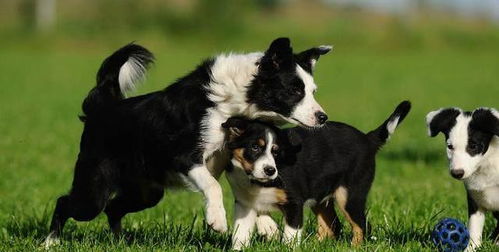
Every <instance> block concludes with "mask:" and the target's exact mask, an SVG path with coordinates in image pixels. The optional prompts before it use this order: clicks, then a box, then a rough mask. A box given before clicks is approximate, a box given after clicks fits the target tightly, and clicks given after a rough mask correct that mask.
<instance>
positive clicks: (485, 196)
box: [469, 186, 499, 211]
mask: <svg viewBox="0 0 499 252" xmlns="http://www.w3.org/2000/svg"><path fill="white" fill-rule="evenodd" d="M469 193H470V195H471V197H472V198H473V200H474V201H475V202H476V203H477V204H478V205H479V206H480V207H482V208H485V209H487V210H494V211H497V210H499V187H497V186H495V187H489V188H486V189H485V190H482V191H471V190H470V191H469Z"/></svg>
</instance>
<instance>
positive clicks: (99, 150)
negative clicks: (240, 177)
mask: <svg viewBox="0 0 499 252" xmlns="http://www.w3.org/2000/svg"><path fill="white" fill-rule="evenodd" d="M330 50H331V47H330V46H319V47H314V48H311V49H308V50H305V51H303V52H300V53H294V52H293V50H292V48H291V45H290V41H289V39H287V38H279V39H276V40H274V41H273V42H272V43H271V44H270V46H269V48H268V49H267V50H266V51H265V52H255V53H249V54H223V55H219V56H216V57H214V58H210V59H207V60H205V61H204V62H202V63H201V64H200V65H199V66H198V67H197V68H195V69H194V70H193V71H192V72H190V73H189V74H187V75H185V76H184V77H182V78H180V79H178V80H177V81H175V82H174V83H172V84H171V85H169V86H168V87H166V88H165V89H163V90H160V91H157V92H152V93H148V94H145V95H141V96H136V97H131V98H126V94H127V93H128V92H129V91H131V90H133V88H134V87H135V85H136V84H137V83H139V81H140V80H141V79H142V77H143V76H144V75H145V73H146V69H147V67H148V66H149V65H150V64H151V63H152V61H153V55H152V54H151V53H150V52H149V51H148V50H147V49H145V48H143V47H141V46H139V45H134V44H130V45H127V46H125V47H123V48H121V49H119V50H118V51H116V52H115V53H113V54H112V55H111V56H109V57H108V58H107V59H106V60H104V62H103V63H102V65H101V67H100V69H99V71H98V73H97V85H96V86H95V87H94V88H93V89H92V90H91V91H90V92H89V94H88V96H87V97H86V99H85V101H84V102H83V113H84V115H83V116H82V117H81V119H82V121H83V122H84V124H85V126H84V130H83V134H82V137H81V143H80V153H79V155H78V160H77V161H76V166H75V171H74V178H73V185H72V188H71V191H70V192H69V193H68V194H67V195H64V196H62V197H60V198H59V199H58V200H57V205H56V207H55V211H54V215H53V217H52V223H51V225H50V235H49V237H48V238H47V239H46V245H47V246H49V245H51V244H53V243H54V242H55V241H57V240H56V238H57V237H58V236H59V235H60V233H61V232H62V229H63V227H64V224H65V223H66V221H67V220H68V219H69V218H73V219H75V220H78V221H89V220H92V219H94V218H95V217H96V216H97V215H98V214H99V213H101V212H102V211H104V212H105V213H106V215H107V217H108V220H109V225H110V227H111V229H112V230H113V231H114V232H115V233H118V232H119V231H120V230H121V219H122V218H123V217H124V216H125V215H126V214H127V213H131V212H137V211H140V210H143V209H145V208H149V207H152V206H154V205H156V204H157V203H158V202H159V201H160V200H161V198H162V197H163V191H164V188H165V187H173V186H177V185H183V184H184V182H187V183H188V184H191V185H193V186H194V187H195V188H196V189H199V190H200V191H201V192H202V193H203V194H204V196H205V199H206V206H205V209H206V222H207V223H208V224H209V225H210V226H211V227H212V228H213V229H214V230H216V231H220V232H224V231H226V229H227V221H226V217H225V209H224V206H223V201H222V189H221V187H220V184H219V183H218V181H217V178H218V177H219V176H220V174H221V172H223V170H224V169H225V167H226V165H227V163H228V162H229V160H228V158H227V152H226V151H225V150H224V148H223V147H224V141H225V131H224V130H223V129H222V127H221V124H222V123H223V122H225V121H226V120H227V119H228V118H230V117H232V116H235V115H240V116H245V117H248V118H262V117H264V118H266V119H268V120H271V121H287V122H291V123H295V124H299V125H301V126H303V127H320V126H322V125H323V124H324V123H325V122H326V120H327V116H326V114H325V113H324V111H323V109H322V108H321V106H320V105H319V104H318V103H317V102H316V100H315V99H314V93H315V91H316V90H317V86H316V85H315V83H314V79H313V77H312V69H313V67H314V65H315V63H316V61H317V60H318V58H319V56H321V55H324V54H326V53H327V52H329V51H330ZM172 60H175V59H172ZM254 175H255V177H256V178H258V177H259V176H261V175H262V174H260V173H258V174H256V173H255V174H254Z"/></svg>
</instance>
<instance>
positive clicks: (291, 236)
mask: <svg viewBox="0 0 499 252" xmlns="http://www.w3.org/2000/svg"><path fill="white" fill-rule="evenodd" d="M283 210H284V216H285V218H284V220H285V223H286V225H285V226H284V234H283V239H284V242H285V243H287V244H298V243H300V239H301V228H302V226H303V205H300V204H289V205H287V206H285V207H283Z"/></svg>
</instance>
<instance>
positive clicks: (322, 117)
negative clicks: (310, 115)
mask: <svg viewBox="0 0 499 252" xmlns="http://www.w3.org/2000/svg"><path fill="white" fill-rule="evenodd" d="M315 118H317V122H319V124H324V123H326V121H327V115H326V114H325V113H324V112H320V111H319V112H315Z"/></svg>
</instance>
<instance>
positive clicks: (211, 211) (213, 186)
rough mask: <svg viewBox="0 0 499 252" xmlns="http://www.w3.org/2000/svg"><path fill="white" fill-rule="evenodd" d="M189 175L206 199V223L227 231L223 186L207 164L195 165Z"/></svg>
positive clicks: (217, 229)
mask: <svg viewBox="0 0 499 252" xmlns="http://www.w3.org/2000/svg"><path fill="white" fill-rule="evenodd" d="M187 175H188V177H189V179H190V180H192V182H193V183H194V184H195V185H196V186H197V188H199V190H201V192H203V194H204V197H205V200H206V223H208V225H210V227H211V228H213V229H214V230H215V231H217V232H222V233H223V232H226V231H227V219H226V217H225V208H224V205H223V194H222V187H221V186H220V184H219V183H218V181H217V180H216V179H215V178H214V177H213V176H212V175H211V173H210V172H209V171H208V169H207V168H206V166H205V165H197V166H194V167H193V168H192V169H191V170H190V171H189V172H188V173H187Z"/></svg>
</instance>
